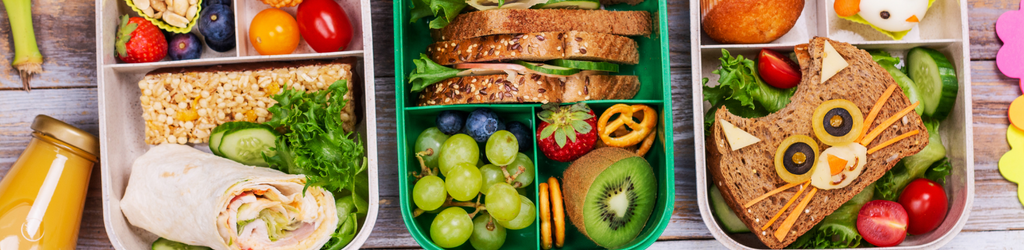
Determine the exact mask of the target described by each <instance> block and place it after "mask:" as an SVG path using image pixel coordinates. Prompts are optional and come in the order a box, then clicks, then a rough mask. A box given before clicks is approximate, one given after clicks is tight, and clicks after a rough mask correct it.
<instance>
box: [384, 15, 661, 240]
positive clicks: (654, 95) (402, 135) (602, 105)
mask: <svg viewBox="0 0 1024 250" xmlns="http://www.w3.org/2000/svg"><path fill="white" fill-rule="evenodd" d="M408 6H409V2H408V0H401V1H395V4H394V11H395V17H394V18H395V19H394V25H395V43H396V48H395V62H396V63H395V64H396V65H395V67H396V70H395V72H396V77H395V78H396V79H395V81H396V82H395V92H396V94H395V98H396V102H397V103H396V104H395V105H396V113H397V123H398V145H399V147H398V154H399V155H398V159H399V166H398V172H399V173H400V174H399V185H400V187H399V190H400V191H399V192H400V194H401V210H402V217H403V220H404V222H405V225H406V227H407V228H408V229H409V233H410V234H411V236H412V237H413V238H414V239H415V240H416V242H417V243H419V244H420V245H421V246H422V247H424V248H426V249H441V248H440V247H438V246H437V245H436V244H434V243H433V241H432V240H431V239H430V231H429V230H430V228H429V227H430V223H431V222H432V221H433V218H434V215H432V214H429V213H424V214H423V215H420V216H418V217H415V218H414V217H412V215H413V211H414V210H415V209H416V207H415V205H414V204H413V202H412V197H411V195H412V187H413V185H414V184H415V177H412V176H411V175H410V174H409V173H410V172H418V171H419V168H420V167H419V162H418V161H417V160H416V158H415V156H414V155H413V154H414V153H415V152H414V149H415V141H416V138H417V137H418V136H419V133H420V132H422V131H423V130H424V129H426V128H429V127H433V126H435V119H436V116H437V114H438V113H440V112H441V111H443V110H462V111H467V112H469V111H472V110H474V109H476V108H482V107H486V108H491V109H494V111H495V112H497V113H498V115H499V116H500V117H501V118H502V121H503V122H508V121H510V120H509V119H512V120H515V121H520V122H523V123H525V124H528V125H530V128H531V129H532V130H533V131H532V133H533V134H532V135H531V137H532V139H531V141H530V142H528V143H533V145H534V147H533V152H523V153H525V154H527V155H530V156H531V157H532V158H531V159H532V160H533V162H534V165H535V167H536V168H537V169H536V170H537V171H536V176H535V180H534V182H533V184H531V187H528V188H527V195H526V196H527V197H531V199H532V201H533V202H534V204H537V205H539V203H538V198H539V197H538V196H537V188H538V185H539V183H541V182H547V179H548V177H552V176H554V177H556V178H559V183H560V184H561V183H562V180H561V177H562V172H563V171H564V170H565V169H566V168H567V167H568V166H569V164H568V163H563V162H557V161H554V160H551V159H547V158H546V157H545V156H544V154H543V152H541V151H540V149H538V148H537V146H536V129H537V124H539V122H540V120H539V119H538V118H537V115H536V114H537V113H539V112H541V111H542V108H541V104H539V103H530V104H459V105H441V106H423V107H416V106H413V105H416V100H417V98H418V96H417V94H413V93H410V92H409V90H408V89H409V86H410V85H409V83H408V79H407V77H408V75H409V73H410V72H411V71H412V70H413V69H414V68H415V65H414V64H413V62H412V60H413V59H419V58H420V54H421V53H426V49H427V46H428V45H430V44H431V43H433V40H432V39H431V38H430V33H429V31H428V30H429V29H428V28H427V20H419V21H418V22H416V23H410V22H409V9H408V8H409V7H408ZM666 6H667V5H666V2H665V1H664V0H661V1H653V0H648V1H644V2H643V3H641V4H639V5H636V6H629V5H625V4H620V5H614V6H607V7H606V9H609V10H644V11H649V12H651V14H652V18H654V23H655V25H657V26H656V27H655V30H660V31H662V32H655V33H654V34H651V36H650V37H643V36H641V37H631V38H633V39H634V40H635V41H637V45H638V46H639V54H640V63H639V64H638V65H621V66H620V72H619V73H615V74H617V75H636V76H638V77H639V80H640V90H639V91H638V92H637V95H636V96H635V97H634V98H633V99H632V100H593V101H586V103H587V104H588V105H589V106H590V108H591V109H593V111H594V114H595V115H596V116H598V117H599V116H600V115H601V113H602V112H604V110H605V109H607V108H608V107H611V106H612V105H614V104H619V103H623V104H628V105H632V104H645V105H648V106H650V107H651V108H654V109H655V110H656V111H657V112H658V119H659V120H658V128H657V129H656V130H655V131H656V132H657V133H658V134H657V138H656V140H655V142H654V145H653V146H652V147H651V149H650V152H648V153H647V155H646V157H645V158H646V159H647V161H648V162H649V163H650V164H651V166H652V168H653V170H654V174H655V176H656V177H657V179H658V189H657V190H658V194H657V197H658V198H657V199H658V200H657V203H656V204H655V206H654V207H655V209H654V211H653V212H652V214H651V217H650V218H649V219H648V220H647V224H646V225H645V227H644V229H643V230H642V231H641V232H640V235H639V236H637V238H636V239H634V240H633V241H632V242H630V243H629V244H627V246H626V247H624V248H633V249H643V248H646V247H648V246H650V245H651V244H653V243H654V241H655V240H657V239H658V237H659V236H660V235H661V232H662V231H663V230H664V229H665V227H666V226H667V225H668V222H669V220H670V218H671V216H672V211H673V209H674V206H673V205H674V199H675V181H674V180H675V172H674V170H673V168H674V166H675V165H674V160H673V154H672V153H671V152H673V148H672V144H671V143H668V144H666V143H665V141H666V138H665V137H666V136H667V137H668V140H669V141H671V138H672V128H673V126H672V123H671V122H672V119H671V117H672V113H671V111H672V110H671V107H672V100H671V83H670V80H669V79H670V76H669V63H668V59H669V56H668V37H667V34H666V33H664V31H666V30H668V27H667V16H666V13H667V11H666ZM425 19H430V18H425ZM666 112H667V113H666ZM595 129H596V128H595ZM519 143H524V142H519ZM467 211H468V212H472V211H470V210H467ZM566 216H567V217H566V218H565V227H566V233H565V247H563V248H561V249H595V248H599V247H598V246H597V245H596V244H595V243H594V242H592V241H591V240H589V239H587V238H586V237H585V236H584V235H583V234H582V233H580V232H579V230H577V229H576V228H575V227H574V226H573V224H572V222H571V221H570V220H569V218H568V215H566ZM507 232H509V234H508V236H507V238H506V240H505V244H504V245H503V246H502V248H501V249H540V248H541V247H540V237H539V235H540V213H539V211H537V218H536V220H535V221H534V223H533V224H532V225H530V227H527V228H525V229H521V230H508V231H507ZM513 232H515V233H513ZM460 249H472V247H471V246H470V244H469V242H466V243H465V244H464V245H462V246H461V247H460Z"/></svg>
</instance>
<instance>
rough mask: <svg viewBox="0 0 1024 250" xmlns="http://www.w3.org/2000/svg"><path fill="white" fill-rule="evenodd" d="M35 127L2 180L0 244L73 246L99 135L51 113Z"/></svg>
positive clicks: (97, 151) (5, 247)
mask: <svg viewBox="0 0 1024 250" xmlns="http://www.w3.org/2000/svg"><path fill="white" fill-rule="evenodd" d="M32 130H33V132H32V141H30V142H29V144H28V147H26V148H25V151H23V152H22V153H21V156H19V157H18V160H17V161H15V162H14V166H13V167H11V170H10V172H8V175H7V176H6V177H5V178H4V179H3V181H0V238H3V239H4V240H3V242H0V247H2V248H4V249H8V248H10V249H30V248H31V249H39V248H42V249H70V248H74V247H75V243H76V242H77V241H78V226H79V224H80V223H81V222H82V207H83V206H84V205H85V194H86V191H87V190H88V188H89V177H90V175H92V168H93V166H94V165H96V162H97V161H98V158H97V157H96V155H99V153H100V147H99V140H98V139H96V136H94V135H92V134H89V133H87V132H85V131H82V130H80V129H78V128H75V127H74V126H71V125H68V124H67V123H64V122H62V121H60V120H57V119H53V118H51V117H49V116H46V115H38V116H36V119H35V121H33V122H32Z"/></svg>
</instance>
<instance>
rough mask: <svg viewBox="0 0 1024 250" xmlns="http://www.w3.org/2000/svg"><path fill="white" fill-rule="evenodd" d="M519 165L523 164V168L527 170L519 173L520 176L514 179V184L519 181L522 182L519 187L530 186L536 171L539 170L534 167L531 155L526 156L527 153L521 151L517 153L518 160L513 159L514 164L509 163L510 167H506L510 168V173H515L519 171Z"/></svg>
mask: <svg viewBox="0 0 1024 250" xmlns="http://www.w3.org/2000/svg"><path fill="white" fill-rule="evenodd" d="M519 166H523V168H524V169H526V171H523V173H522V174H519V176H517V177H516V179H515V180H513V181H514V182H513V183H512V184H513V185H515V182H519V183H521V184H519V187H526V186H529V185H530V184H531V183H533V178H534V177H535V175H534V173H536V171H537V170H536V169H535V168H534V167H533V161H532V160H530V157H529V156H526V154H523V153H519V155H516V160H515V161H512V164H508V167H506V168H507V169H508V173H509V174H515V173H516V172H517V171H519Z"/></svg>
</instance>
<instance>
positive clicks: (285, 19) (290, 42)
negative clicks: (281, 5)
mask: <svg viewBox="0 0 1024 250" xmlns="http://www.w3.org/2000/svg"><path fill="white" fill-rule="evenodd" d="M299 37H300V36H299V24H298V23H297V22H295V18H294V17H292V15H291V14H288V12H284V11H283V10H281V9H277V8H269V9H265V10H263V11H260V13H259V14H256V17H253V18H252V23H251V24H249V43H250V44H252V46H253V47H254V48H256V52H259V53H260V55H281V54H291V53H292V52H293V51H295V48H297V47H299Z"/></svg>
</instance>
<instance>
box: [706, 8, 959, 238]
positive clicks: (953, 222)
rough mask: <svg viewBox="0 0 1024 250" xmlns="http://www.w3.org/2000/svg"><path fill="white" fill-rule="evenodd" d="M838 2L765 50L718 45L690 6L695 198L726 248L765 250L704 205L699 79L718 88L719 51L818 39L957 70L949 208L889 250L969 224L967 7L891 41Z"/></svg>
mask: <svg viewBox="0 0 1024 250" xmlns="http://www.w3.org/2000/svg"><path fill="white" fill-rule="evenodd" d="M834 3H835V0H817V1H816V0H807V1H806V2H805V4H804V11H803V13H802V14H801V16H800V18H799V19H798V20H797V22H796V25H795V26H794V27H793V29H791V30H790V31H789V33H786V35H784V36H782V37H781V38H779V39H778V40H776V41H773V42H771V43H768V44H718V43H717V42H715V41H713V40H711V39H710V38H709V37H708V36H707V35H706V34H704V32H702V31H701V17H700V1H691V2H690V32H691V36H690V37H691V38H690V39H691V41H690V42H691V45H692V48H691V50H692V54H693V82H692V87H693V127H694V146H695V150H696V152H697V157H696V158H697V165H696V166H697V198H698V201H699V202H698V205H699V206H700V214H701V217H702V218H703V219H704V224H706V225H707V227H708V229H709V230H711V234H712V235H714V236H715V238H716V239H718V241H719V242H721V243H722V244H724V245H725V246H726V247H729V248H731V249H759V248H766V247H765V245H764V243H762V242H761V241H760V240H759V239H758V238H757V237H756V236H754V235H753V234H749V233H746V234H728V233H726V232H725V231H723V230H722V228H721V227H720V226H719V224H718V222H717V221H715V220H716V219H715V217H714V216H713V215H712V213H711V208H710V206H709V203H708V197H707V194H708V192H707V191H708V190H707V188H708V182H707V181H708V180H709V178H710V177H709V176H708V174H707V167H706V165H705V163H706V162H705V157H706V156H705V154H706V150H705V148H704V146H705V144H704V114H705V112H707V110H706V109H710V108H711V107H710V105H709V104H708V103H706V102H704V93H703V89H702V86H703V85H702V84H701V79H702V78H708V79H710V82H717V80H718V76H717V75H715V74H712V73H711V71H713V70H715V69H717V68H718V67H719V64H720V63H719V61H718V58H719V57H721V55H722V53H721V50H722V49H723V48H724V49H728V50H729V52H730V53H732V54H733V55H737V54H739V55H743V56H744V57H748V58H756V57H755V56H756V55H757V53H758V52H759V51H760V50H761V49H762V48H769V49H775V50H779V51H793V46H795V45H797V44H802V43H807V42H808V41H809V40H810V39H811V38H813V37H816V36H822V37H828V38H830V39H834V40H837V41H842V42H848V43H851V44H853V45H855V46H857V47H859V48H861V49H884V50H887V51H889V52H890V53H892V54H893V56H897V57H901V58H902V57H905V56H906V53H907V50H909V49H910V48H913V47H917V46H925V47H929V48H933V49H936V50H939V51H940V52H942V53H943V54H944V55H946V56H947V57H948V58H949V59H950V60H951V61H952V63H953V64H954V66H955V67H956V69H957V78H958V80H959V83H960V90H959V91H958V93H957V99H956V104H955V105H954V107H953V111H952V113H951V114H950V116H949V118H946V120H945V121H943V122H942V124H941V125H940V126H939V133H941V134H942V140H943V144H944V145H945V146H946V155H947V156H948V157H949V158H950V160H951V161H952V163H953V169H952V171H950V176H949V177H947V179H946V185H945V188H946V193H947V194H949V200H950V203H949V204H950V208H949V213H948V214H947V215H946V219H945V220H944V221H943V222H942V224H941V225H939V228H938V229H936V230H934V231H932V232H930V233H927V234H923V235H913V236H908V237H907V239H906V240H905V241H904V242H903V243H902V244H900V245H899V246H895V247H889V248H887V249H936V248H939V247H941V246H942V245H945V244H946V243H948V242H949V241H950V240H952V239H953V236H955V235H956V234H957V233H959V232H960V229H961V228H963V226H964V224H965V223H966V222H967V216H968V214H969V213H970V211H971V204H972V203H973V201H974V150H973V149H974V142H973V139H972V138H973V130H972V125H971V124H972V121H971V101H970V100H971V88H970V86H971V80H970V79H971V71H970V62H971V59H970V49H969V47H968V46H970V42H969V38H968V36H969V35H970V34H969V33H968V26H967V6H965V5H962V4H960V3H958V1H957V0H937V1H935V3H934V4H933V5H932V7H931V8H930V9H929V10H928V13H927V14H926V15H925V18H924V19H922V21H921V23H919V24H918V26H917V27H915V28H914V29H913V30H911V31H910V33H908V34H907V36H906V37H904V38H903V40H901V41H894V40H892V39H890V38H889V37H887V36H885V35H883V34H881V33H879V32H878V31H875V30H874V29H872V28H871V27H869V26H867V25H863V24H858V23H854V22H850V21H847V20H844V19H841V18H839V17H838V16H837V15H836V12H835V10H834V9H833V8H832V6H833V4H834Z"/></svg>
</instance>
